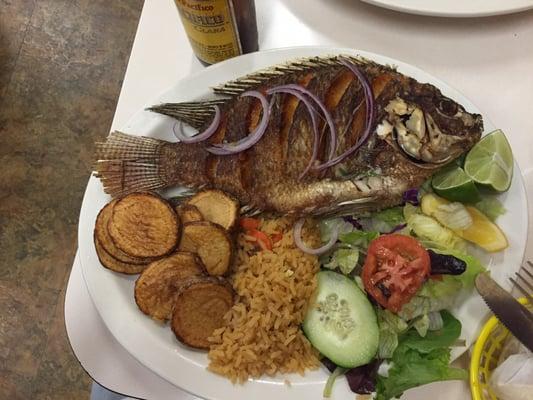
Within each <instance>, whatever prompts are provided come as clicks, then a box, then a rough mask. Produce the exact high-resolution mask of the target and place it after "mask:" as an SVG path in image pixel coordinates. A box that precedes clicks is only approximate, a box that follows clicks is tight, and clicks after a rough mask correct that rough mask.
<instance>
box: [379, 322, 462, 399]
mask: <svg viewBox="0 0 533 400" xmlns="http://www.w3.org/2000/svg"><path fill="white" fill-rule="evenodd" d="M442 319H443V327H442V329H440V330H438V331H428V332H427V334H426V335H425V337H421V336H420V335H419V334H418V332H417V331H416V329H410V330H409V331H407V332H406V333H405V334H404V335H402V336H401V337H400V340H399V345H398V347H397V349H396V350H395V351H394V355H393V357H392V367H391V368H390V369H389V370H388V373H387V376H386V377H385V376H382V375H378V380H377V388H376V391H377V393H376V400H390V399H392V398H395V397H399V396H400V395H401V394H402V393H403V392H404V391H406V390H407V389H411V388H414V387H417V386H421V385H425V384H428V383H431V382H436V381H444V380H455V379H465V380H466V379H468V372H467V371H466V370H464V369H459V368H452V367H450V366H449V363H450V349H449V347H450V346H451V345H452V344H453V343H454V342H455V341H456V340H457V339H458V338H459V335H460V334H461V323H460V322H459V321H458V320H457V319H455V318H454V317H453V316H452V315H451V314H450V313H448V312H443V313H442Z"/></svg>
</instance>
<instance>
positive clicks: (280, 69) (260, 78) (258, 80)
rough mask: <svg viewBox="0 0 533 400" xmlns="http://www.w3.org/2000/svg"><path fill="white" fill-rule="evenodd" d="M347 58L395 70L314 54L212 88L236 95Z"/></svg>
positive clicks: (336, 56) (341, 55)
mask: <svg viewBox="0 0 533 400" xmlns="http://www.w3.org/2000/svg"><path fill="white" fill-rule="evenodd" d="M342 59H344V60H349V61H351V62H353V63H354V64H356V65H359V66H363V65H375V66H379V67H380V68H384V69H389V70H395V68H394V67H392V66H391V67H389V66H383V65H380V64H376V63H375V62H374V61H371V60H368V59H366V58H364V57H360V56H352V55H348V54H339V55H334V56H320V57H319V56H315V57H306V58H299V59H296V60H293V61H290V62H287V63H284V64H278V65H274V66H271V67H268V68H265V69H262V70H259V71H257V72H254V73H252V74H248V75H245V76H243V77H240V78H238V79H235V80H232V81H229V82H226V83H224V84H222V85H220V86H216V87H214V88H213V92H214V93H215V94H220V95H225V96H237V95H240V94H241V93H243V92H245V91H247V90H251V89H254V88H256V87H257V86H260V85H261V84H263V83H264V82H266V81H268V80H270V79H272V78H275V77H279V76H284V75H287V74H300V73H306V72H312V71H313V70H316V69H319V68H324V67H331V66H338V65H342V63H341V60H342Z"/></svg>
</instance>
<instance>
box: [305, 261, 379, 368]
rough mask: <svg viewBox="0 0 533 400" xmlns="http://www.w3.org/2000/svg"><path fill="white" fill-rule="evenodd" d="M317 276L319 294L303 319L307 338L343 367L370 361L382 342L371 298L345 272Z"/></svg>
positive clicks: (320, 273) (331, 272)
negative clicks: (369, 299)
mask: <svg viewBox="0 0 533 400" xmlns="http://www.w3.org/2000/svg"><path fill="white" fill-rule="evenodd" d="M317 277H318V289H317V293H316V297H315V299H314V301H313V303H312V304H311V305H310V307H309V310H308V311H307V315H306V316H305V319H304V322H303V331H304V332H305V334H306V336H307V338H308V339H309V341H310V342H311V344H312V345H313V346H314V347H315V348H316V349H317V350H318V351H320V352H321V353H322V354H323V355H324V356H326V357H327V358H329V359H330V360H331V361H333V362H334V363H335V364H337V365H338V366H340V367H344V368H354V367H358V366H360V365H364V364H368V363H369V362H370V361H371V360H372V359H373V358H374V357H375V355H376V352H377V350H378V344H379V328H378V322H377V317H376V313H375V311H374V308H373V307H372V305H371V304H370V301H368V299H367V297H366V295H365V294H364V293H363V291H362V290H361V289H359V286H357V284H356V283H355V282H354V281H353V280H351V279H349V278H347V277H346V276H344V275H341V274H338V273H336V272H333V271H321V272H319V273H318V274H317Z"/></svg>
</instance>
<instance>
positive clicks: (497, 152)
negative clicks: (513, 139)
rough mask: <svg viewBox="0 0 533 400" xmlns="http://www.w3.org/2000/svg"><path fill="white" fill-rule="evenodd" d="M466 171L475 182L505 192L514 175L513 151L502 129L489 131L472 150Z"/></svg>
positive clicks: (468, 156)
mask: <svg viewBox="0 0 533 400" xmlns="http://www.w3.org/2000/svg"><path fill="white" fill-rule="evenodd" d="M465 172H466V174H467V175H468V176H469V177H470V178H472V179H473V180H474V182H476V183H479V184H481V185H484V186H487V187H490V188H492V189H494V190H496V191H498V192H505V191H506V190H507V189H509V186H510V185H511V178H512V177H513V152H512V151H511V146H509V142H508V141H507V139H506V138H505V134H504V133H503V132H502V131H501V130H499V129H498V130H496V131H494V132H491V133H489V134H488V135H487V136H484V137H482V138H481V140H480V141H479V142H478V143H477V144H476V145H475V146H474V147H473V148H472V150H470V152H469V153H468V155H467V156H466V159H465Z"/></svg>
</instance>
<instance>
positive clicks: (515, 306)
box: [476, 273, 533, 351]
mask: <svg viewBox="0 0 533 400" xmlns="http://www.w3.org/2000/svg"><path fill="white" fill-rule="evenodd" d="M476 289H477V291H478V292H479V294H480V295H481V297H483V300H485V303H487V305H488V306H489V308H490V309H491V311H492V312H493V313H494V315H496V317H497V318H498V319H499V320H500V322H501V323H502V324H504V325H505V326H506V327H507V329H509V331H511V333H512V334H513V335H514V336H515V337H516V338H517V339H518V340H519V341H520V342H522V343H523V344H524V346H526V347H527V348H528V349H529V350H531V351H533V314H532V313H531V312H530V311H529V310H528V309H527V308H526V307H524V306H523V305H522V304H520V303H519V302H518V301H517V300H516V299H515V298H514V297H513V296H511V294H509V293H508V292H507V291H505V290H504V289H503V288H502V287H501V286H500V285H498V284H497V283H496V282H495V281H494V280H493V279H492V278H491V277H490V276H489V274H487V273H481V274H478V275H477V277H476Z"/></svg>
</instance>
